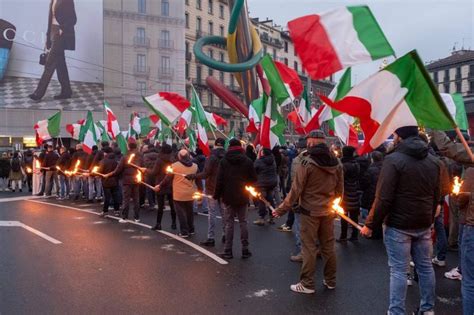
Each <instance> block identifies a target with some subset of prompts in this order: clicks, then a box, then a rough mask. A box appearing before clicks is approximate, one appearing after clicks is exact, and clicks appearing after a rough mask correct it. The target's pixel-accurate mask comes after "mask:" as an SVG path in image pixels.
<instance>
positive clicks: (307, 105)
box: [298, 87, 316, 126]
mask: <svg viewBox="0 0 474 315" xmlns="http://www.w3.org/2000/svg"><path fill="white" fill-rule="evenodd" d="M315 112H316V110H314V109H313V108H311V102H310V101H309V98H308V90H307V89H306V87H304V90H303V95H301V99H300V105H299V107H298V115H299V119H298V121H300V122H301V123H303V126H306V125H307V124H308V123H309V121H310V120H311V117H312V116H313V115H314V114H315Z"/></svg>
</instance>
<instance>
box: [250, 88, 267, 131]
mask: <svg viewBox="0 0 474 315" xmlns="http://www.w3.org/2000/svg"><path fill="white" fill-rule="evenodd" d="M264 107H265V106H264V98H263V96H261V97H259V98H257V99H255V100H253V101H252V103H250V106H249V125H248V126H247V129H246V131H247V132H250V133H258V131H259V130H260V119H261V117H262V114H263V108H264Z"/></svg>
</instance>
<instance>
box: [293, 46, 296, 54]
mask: <svg viewBox="0 0 474 315" xmlns="http://www.w3.org/2000/svg"><path fill="white" fill-rule="evenodd" d="M293 55H295V56H296V48H295V46H293Z"/></svg>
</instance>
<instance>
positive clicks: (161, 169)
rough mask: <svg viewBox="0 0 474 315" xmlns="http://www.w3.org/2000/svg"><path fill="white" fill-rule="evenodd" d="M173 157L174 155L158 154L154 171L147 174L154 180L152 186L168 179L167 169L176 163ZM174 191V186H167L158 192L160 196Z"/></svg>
mask: <svg viewBox="0 0 474 315" xmlns="http://www.w3.org/2000/svg"><path fill="white" fill-rule="evenodd" d="M172 156H173V153H163V152H160V153H158V157H157V159H156V161H155V165H154V166H153V169H152V170H151V171H150V173H148V172H147V176H148V175H149V177H150V178H152V179H154V180H153V182H151V183H150V184H151V185H156V184H158V183H161V182H162V181H163V179H164V178H165V177H166V168H167V167H168V166H171V164H173V163H174V159H173V158H172ZM172 191H173V190H172V186H171V185H167V186H165V187H161V189H160V191H159V192H158V195H167V194H171V193H172Z"/></svg>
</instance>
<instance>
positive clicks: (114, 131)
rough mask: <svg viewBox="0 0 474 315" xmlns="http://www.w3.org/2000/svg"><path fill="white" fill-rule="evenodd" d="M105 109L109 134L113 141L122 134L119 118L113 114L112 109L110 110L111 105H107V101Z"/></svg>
mask: <svg viewBox="0 0 474 315" xmlns="http://www.w3.org/2000/svg"><path fill="white" fill-rule="evenodd" d="M104 109H105V113H106V115H107V132H108V133H110V135H111V136H112V139H115V138H116V137H117V135H118V134H119V133H120V126H119V123H118V120H117V116H115V114H114V112H112V109H111V108H110V105H109V103H107V101H104Z"/></svg>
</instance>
